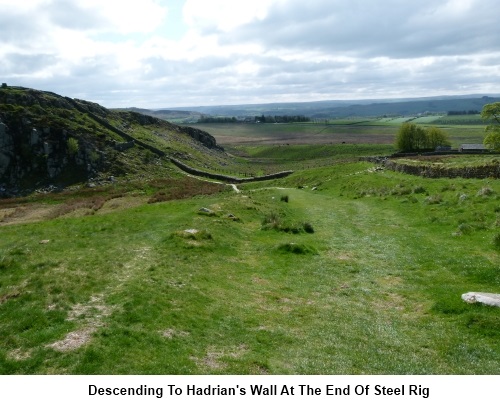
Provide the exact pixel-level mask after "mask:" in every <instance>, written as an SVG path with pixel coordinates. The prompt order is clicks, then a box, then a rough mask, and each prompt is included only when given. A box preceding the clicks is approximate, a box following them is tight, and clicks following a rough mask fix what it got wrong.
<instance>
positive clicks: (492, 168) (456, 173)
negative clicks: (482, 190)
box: [363, 157, 500, 179]
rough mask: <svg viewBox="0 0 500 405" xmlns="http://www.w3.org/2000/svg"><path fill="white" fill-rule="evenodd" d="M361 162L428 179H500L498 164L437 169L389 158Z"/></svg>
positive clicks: (373, 158)
mask: <svg viewBox="0 0 500 405" xmlns="http://www.w3.org/2000/svg"><path fill="white" fill-rule="evenodd" d="M363 160H366V161H369V162H372V163H376V164H379V165H381V166H383V167H385V168H386V169H389V170H393V171H396V172H401V173H406V174H412V175H414V176H422V177H428V178H440V177H448V178H456V177H462V178H464V179H486V178H494V179H499V178H500V164H498V163H496V164H493V163H492V164H489V165H483V166H476V167H439V166H432V165H425V164H422V165H410V164H406V163H400V162H398V161H397V160H392V159H390V157H370V158H363Z"/></svg>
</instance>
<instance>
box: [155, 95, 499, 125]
mask: <svg viewBox="0 0 500 405" xmlns="http://www.w3.org/2000/svg"><path fill="white" fill-rule="evenodd" d="M497 101H500V97H498V96H494V97H493V96H492V97H488V96H477V95H471V96H454V97H451V96H450V97H446V96H442V97H426V98H418V99H389V100H350V101H346V100H343V101H342V100H331V101H314V102H303V103H270V104H247V105H234V106H231V105H226V106H200V107H189V108H182V107H177V108H175V109H172V110H180V111H183V110H185V111H188V110H189V111H195V112H198V113H201V114H207V115H213V116H228V117H232V116H257V115H262V114H264V115H271V116H274V115H305V116H308V117H311V118H317V119H322V118H345V117H379V116H384V115H387V116H400V115H418V114H424V113H446V112H448V111H469V110H477V111H480V110H481V109H482V108H483V106H484V105H485V104H488V103H494V102H497ZM162 111H163V112H165V111H166V110H162Z"/></svg>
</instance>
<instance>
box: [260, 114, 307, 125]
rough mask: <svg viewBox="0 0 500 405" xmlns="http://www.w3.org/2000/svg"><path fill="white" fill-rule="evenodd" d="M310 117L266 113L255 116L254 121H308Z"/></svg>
mask: <svg viewBox="0 0 500 405" xmlns="http://www.w3.org/2000/svg"><path fill="white" fill-rule="evenodd" d="M310 121H311V119H310V118H309V117H306V116H305V115H267V116H264V114H262V115H260V116H257V115H256V116H255V122H266V123H276V122H278V123H289V122H310Z"/></svg>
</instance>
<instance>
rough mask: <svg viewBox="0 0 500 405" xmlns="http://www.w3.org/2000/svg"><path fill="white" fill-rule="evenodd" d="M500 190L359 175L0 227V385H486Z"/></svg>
mask: <svg viewBox="0 0 500 405" xmlns="http://www.w3.org/2000/svg"><path fill="white" fill-rule="evenodd" d="M298 187H301V188H298ZM314 187H315V190H313V188H314ZM499 193H500V189H499V188H498V186H497V184H496V183H491V182H488V181H487V180H484V181H483V180H481V181H479V180H478V181H476V180H470V181H469V180H468V181H465V180H454V181H453V183H450V181H449V180H447V181H445V180H429V179H420V178H412V177H410V176H405V175H402V174H399V173H392V172H384V171H374V170H373V168H372V166H370V165H369V164H366V163H355V164H344V165H337V166H334V167H332V168H327V169H326V168H324V169H314V170H309V171H303V172H300V173H297V174H295V175H293V176H291V177H290V178H287V179H283V180H279V181H273V182H268V183H260V184H251V185H246V186H244V187H243V192H242V193H239V194H237V193H234V192H232V191H231V192H230V191H227V192H224V193H221V194H218V195H216V196H204V197H195V198H192V199H189V200H182V201H168V202H162V203H156V204H147V205H142V206H139V207H134V208H130V209H127V210H122V211H116V212H111V213H107V214H103V215H99V214H96V215H92V216H85V217H79V218H59V219H54V220H49V221H44V222H38V223H33V224H24V225H10V226H4V227H2V228H0V233H1V238H0V372H1V373H2V374H497V373H498V364H500V347H499V345H498V339H499V337H500V313H499V312H500V311H499V310H498V309H497V308H489V307H484V306H471V305H467V304H465V303H463V302H462V301H461V299H460V295H461V294H462V293H464V292H467V291H492V292H499V291H498V290H499V287H500V272H499V264H500V261H499V258H498V250H497V247H496V245H495V243H497V244H500V242H495V241H496V235H497V230H496V229H497V226H498V225H497V224H498V223H500V221H499V219H498V216H499V212H500V208H499V207H500V203H499V200H498V196H499V195H500V194H499ZM463 195H465V196H466V197H463ZM201 207H206V208H208V209H210V211H208V212H199V209H200V208H201ZM498 239H499V240H500V238H498Z"/></svg>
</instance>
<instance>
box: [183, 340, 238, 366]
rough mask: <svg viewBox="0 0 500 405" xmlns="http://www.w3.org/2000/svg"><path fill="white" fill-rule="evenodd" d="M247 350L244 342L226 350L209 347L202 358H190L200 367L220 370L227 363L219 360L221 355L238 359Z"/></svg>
mask: <svg viewBox="0 0 500 405" xmlns="http://www.w3.org/2000/svg"><path fill="white" fill-rule="evenodd" d="M247 352H248V347H247V346H246V345H244V344H241V345H239V346H238V347H235V348H233V349H230V348H228V349H227V350H222V351H216V350H214V348H209V350H208V351H207V354H206V356H205V357H203V358H202V359H198V358H192V360H193V361H194V362H195V363H196V364H197V365H198V366H199V367H201V368H208V369H210V370H220V369H224V368H226V367H227V364H226V363H224V362H223V361H222V360H221V358H222V357H231V358H234V359H238V358H240V357H241V356H243V355H244V354H245V353H247Z"/></svg>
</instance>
